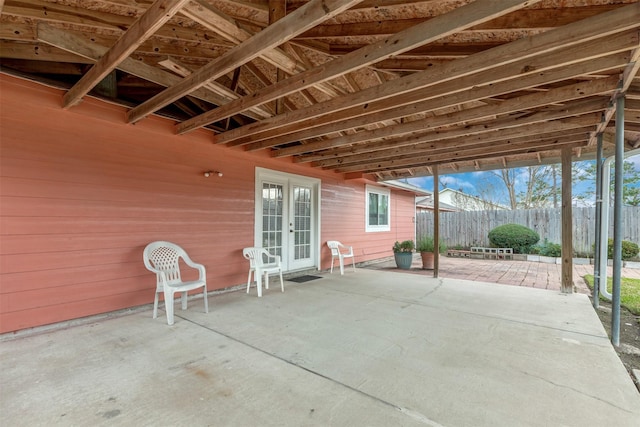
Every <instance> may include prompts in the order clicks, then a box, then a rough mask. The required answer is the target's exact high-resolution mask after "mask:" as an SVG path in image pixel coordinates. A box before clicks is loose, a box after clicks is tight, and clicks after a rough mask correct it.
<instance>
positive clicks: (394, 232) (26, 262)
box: [0, 75, 414, 332]
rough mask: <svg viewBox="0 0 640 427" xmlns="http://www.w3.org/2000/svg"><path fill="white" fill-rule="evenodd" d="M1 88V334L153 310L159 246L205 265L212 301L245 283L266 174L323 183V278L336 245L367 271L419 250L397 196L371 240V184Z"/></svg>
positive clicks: (402, 198) (50, 96)
mask: <svg viewBox="0 0 640 427" xmlns="http://www.w3.org/2000/svg"><path fill="white" fill-rule="evenodd" d="M0 85H1V86H0V91H1V93H2V98H1V102H2V105H1V110H0V144H1V145H0V162H1V163H0V180H1V182H0V238H1V242H0V332H8V331H15V330H19V329H24V328H29V327H34V326H39V325H45V324H50V323H55V322H60V321H64V320H69V319H74V318H79V317H83V316H88V315H93V314H98V313H105V312H109V311H114V310H118V309H123V308H128V307H134V306H139V305H142V304H148V303H151V302H152V301H153V295H154V288H155V277H154V275H153V274H151V273H150V272H148V271H147V270H146V269H145V268H144V265H143V263H142V250H143V248H144V246H145V245H146V244H147V243H148V242H150V241H154V240H169V241H173V242H176V243H178V244H179V245H181V246H182V247H184V248H185V250H186V251H187V252H188V253H189V255H190V256H191V258H192V259H194V260H195V261H196V262H200V263H203V264H205V266H206V268H207V283H208V288H209V290H214V289H221V288H226V287H230V286H235V285H238V284H242V283H245V281H246V274H247V268H248V264H247V261H246V260H245V259H244V258H243V257H242V252H241V251H242V248H243V247H246V246H253V243H254V215H255V210H254V197H255V190H254V186H255V168H256V167H263V168H268V169H273V170H278V171H282V172H288V173H294V174H298V175H304V176H310V177H313V178H318V179H320V180H321V238H320V244H321V245H322V249H321V255H322V258H321V268H322V269H327V268H329V263H330V254H329V251H328V249H327V248H326V244H325V243H326V241H327V240H332V239H338V240H341V241H343V242H344V243H347V244H352V245H354V247H355V250H356V261H357V262H360V261H365V260H371V259H376V258H381V257H386V256H390V255H391V246H392V244H393V242H394V241H395V240H404V239H409V238H413V235H414V224H413V221H412V218H413V216H414V204H413V199H414V197H413V194H411V193H409V192H404V191H392V193H391V220H392V226H391V231H390V232H381V233H366V232H365V181H364V180H354V181H345V180H344V179H343V176H342V175H337V174H335V173H333V172H330V171H320V170H317V169H312V168H310V167H308V166H306V165H296V164H294V163H292V162H291V161H290V160H288V159H287V160H278V159H272V158H270V157H269V155H268V152H266V151H263V152H259V153H246V152H244V151H243V150H241V149H228V148H226V147H221V146H217V145H215V144H213V143H212V134H211V132H209V131H204V130H200V131H195V132H191V133H189V134H187V135H184V136H178V135H175V132H174V124H175V123H174V122H173V121H170V120H167V119H162V118H159V117H150V118H147V119H145V120H142V121H140V122H139V123H137V124H136V125H128V124H126V123H125V120H124V117H125V113H126V109H124V108H122V107H119V106H114V105H111V104H108V103H105V102H102V101H98V100H95V99H91V98H86V99H85V100H84V101H83V102H82V104H80V105H79V106H78V107H74V108H71V109H69V110H63V109H62V108H61V105H62V96H63V92H62V91H59V90H56V89H51V88H48V87H44V86H42V85H38V84H35V83H32V82H27V81H23V80H20V79H16V78H13V77H9V76H6V75H0ZM209 169H214V170H220V171H222V172H223V173H224V176H223V177H218V176H216V175H214V176H212V177H210V178H205V177H204V176H203V172H204V171H206V170H209ZM369 184H370V185H377V184H374V183H372V182H369ZM194 273H195V272H194ZM185 278H189V276H186V277H185Z"/></svg>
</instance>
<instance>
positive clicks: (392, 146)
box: [275, 103, 603, 166]
mask: <svg viewBox="0 0 640 427" xmlns="http://www.w3.org/2000/svg"><path fill="white" fill-rule="evenodd" d="M602 104H603V103H600V105H602ZM594 105H597V104H595V103H594ZM589 109H591V108H589ZM573 111H575V110H573ZM556 114H557V116H555V119H550V117H554V116H549V115H546V114H545V115H540V114H533V115H530V116H528V117H526V118H524V119H517V118H509V119H501V120H494V121H492V122H486V123H485V124H483V125H476V126H469V127H467V126H460V127H459V128H457V129H452V130H447V131H433V132H429V133H423V134H418V135H410V136H406V137H399V138H393V139H388V140H383V141H374V142H369V143H360V144H357V145H352V146H348V147H342V148H336V149H333V150H326V151H321V152H318V153H312V154H307V155H303V156H298V157H295V158H294V162H295V163H304V162H309V161H324V160H328V161H331V160H342V159H344V158H345V157H348V156H353V155H355V154H357V155H358V156H360V157H361V158H362V157H366V156H367V153H373V155H374V156H380V157H389V156H392V155H397V154H399V153H402V154H407V153H413V152H418V151H424V150H438V149H449V150H456V149H458V148H461V147H465V146H470V145H474V144H481V143H488V142H494V141H500V140H506V139H509V138H521V137H526V136H530V135H534V136H535V135H542V134H549V133H555V132H561V131H568V130H573V129H576V128H585V127H588V126H592V125H593V123H596V122H597V121H598V120H599V117H600V115H599V113H590V114H582V115H578V116H577V117H571V116H575V114H567V113H563V112H558V113H556ZM565 116H569V117H568V118H564V117H565ZM278 151H279V150H278ZM275 152H276V153H277V151H275ZM322 166H325V164H322Z"/></svg>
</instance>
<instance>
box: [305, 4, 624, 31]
mask: <svg viewBox="0 0 640 427" xmlns="http://www.w3.org/2000/svg"><path fill="white" fill-rule="evenodd" d="M616 7H617V6H616V5H589V6H577V7H572V8H567V9H564V10H558V9H542V8H540V9H526V10H517V11H514V12H511V13H510V14H508V15H506V16H502V17H498V18H495V19H492V20H490V21H488V22H486V23H483V24H479V25H476V26H474V27H471V28H469V29H467V30H465V31H486V30H490V31H501V30H506V31H512V30H513V29H545V30H546V29H550V28H555V27H560V26H563V25H567V24H570V23H572V22H574V21H579V20H582V19H586V18H590V17H592V16H595V15H598V14H600V13H603V12H607V11H610V10H613V9H615V8H616ZM428 20H429V18H414V19H395V20H389V21H371V22H356V23H347V24H333V25H319V26H317V27H315V28H312V29H311V30H309V31H306V32H305V33H303V34H300V35H299V36H298V37H297V39H301V40H304V39H322V38H342V37H354V36H382V35H389V34H395V33H397V32H400V31H403V30H406V29H407V28H410V27H412V26H414V25H417V24H420V23H422V22H425V21H428Z"/></svg>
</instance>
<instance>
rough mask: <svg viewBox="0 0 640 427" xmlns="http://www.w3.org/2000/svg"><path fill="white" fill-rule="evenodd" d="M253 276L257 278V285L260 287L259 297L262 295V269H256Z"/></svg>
mask: <svg viewBox="0 0 640 427" xmlns="http://www.w3.org/2000/svg"><path fill="white" fill-rule="evenodd" d="M253 277H254V278H255V279H256V287H257V288H258V297H261V296H262V271H258V270H256V271H255V272H254V273H253Z"/></svg>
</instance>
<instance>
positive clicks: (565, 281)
mask: <svg viewBox="0 0 640 427" xmlns="http://www.w3.org/2000/svg"><path fill="white" fill-rule="evenodd" d="M561 153H562V284H561V292H562V293H566V294H570V293H573V212H572V205H571V203H572V199H573V197H572V193H571V155H572V150H571V148H570V147H564V148H562V152H561Z"/></svg>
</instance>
